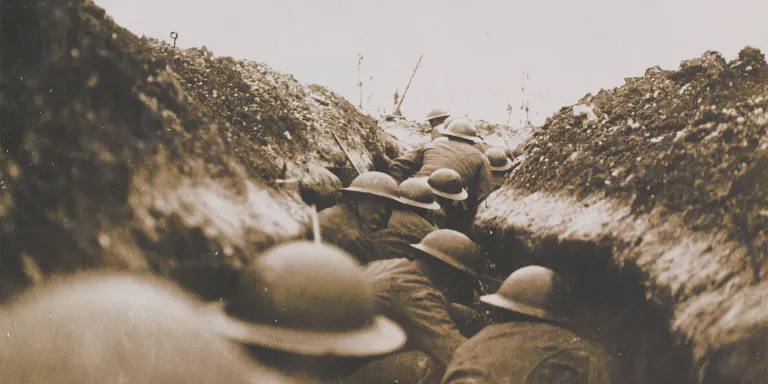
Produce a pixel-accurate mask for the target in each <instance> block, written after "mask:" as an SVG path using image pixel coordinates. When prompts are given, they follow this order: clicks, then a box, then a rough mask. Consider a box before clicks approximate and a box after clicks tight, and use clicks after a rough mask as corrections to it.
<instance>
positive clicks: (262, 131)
mask: <svg viewBox="0 0 768 384" xmlns="http://www.w3.org/2000/svg"><path fill="white" fill-rule="evenodd" d="M2 18H3V23H2V28H3V39H2V45H3V52H4V53H5V52H9V53H10V54H8V55H5V54H4V56H3V67H2V101H1V103H2V104H1V106H2V111H1V114H0V115H1V118H2V130H1V131H0V149H1V150H0V177H1V178H2V180H1V182H0V184H1V187H2V192H1V193H0V231H2V244H1V246H0V274H1V275H2V276H0V301H2V300H4V299H6V298H7V297H8V296H10V295H13V294H14V293H16V292H18V291H19V290H20V289H23V288H24V287H26V286H27V285H29V284H30V283H31V282H33V281H35V280H37V279H44V278H46V277H48V276H50V275H54V274H61V273H68V272H71V271H77V270H82V269H91V268H111V269H129V270H139V271H151V272H155V273H159V274H161V275H173V274H174V271H175V270H176V268H177V267H178V266H179V265H182V264H185V263H198V264H200V265H202V269H205V268H207V267H206V266H211V268H213V266H214V265H218V264H222V265H225V266H227V267H228V269H226V270H236V269H237V268H238V267H239V266H240V265H241V264H243V263H245V262H247V261H248V260H249V259H250V258H251V257H253V256H254V255H255V254H257V253H258V252H259V251H260V250H262V249H265V248H266V247H269V246H271V245H273V244H275V243H276V242H280V241H284V240H286V239H291V238H295V237H299V236H302V235H303V234H304V233H305V231H306V225H305V223H306V221H307V220H308V211H307V209H308V208H307V206H306V205H305V204H304V203H303V202H302V200H301V197H302V196H304V197H306V196H309V195H311V194H312V193H314V194H316V195H319V196H315V197H314V198H315V199H316V200H318V201H320V200H322V199H326V198H333V196H334V194H335V193H336V192H337V191H338V188H339V187H340V185H341V182H340V181H339V180H338V178H336V176H334V175H333V174H332V173H330V172H329V171H327V170H325V169H324V168H323V167H324V166H326V165H329V164H334V165H335V166H337V167H339V168H342V169H344V168H346V169H349V166H348V165H346V164H345V160H344V157H343V155H340V153H341V150H340V149H337V147H336V144H335V142H334V139H333V137H332V136H327V137H326V136H325V134H326V133H329V132H330V130H331V129H335V132H336V133H337V134H338V135H339V136H340V138H341V139H342V140H343V141H345V142H346V146H347V148H348V149H349V150H350V152H351V154H352V155H353V157H354V159H353V160H354V161H355V162H356V163H357V165H358V166H360V167H361V168H368V167H371V164H372V160H371V158H372V157H374V156H373V155H372V153H374V152H375V151H376V150H377V148H378V149H381V148H384V146H385V144H384V143H385V141H384V140H383V139H381V137H380V136H377V129H378V128H377V127H376V124H375V122H374V121H373V120H372V119H370V118H368V117H365V116H363V115H362V114H360V113H358V112H357V111H356V110H355V109H354V108H353V107H352V106H351V105H350V104H349V103H347V102H346V101H344V100H343V99H341V98H340V97H338V96H336V95H334V94H332V93H330V92H327V91H326V90H324V89H322V88H321V87H315V86H311V87H305V86H303V85H301V84H299V83H298V82H296V81H295V80H292V79H290V78H288V79H286V77H285V75H278V74H276V73H275V72H273V71H269V70H263V68H262V67H261V66H260V65H258V64H255V63H246V62H236V61H235V60H232V59H228V58H212V57H211V56H210V55H209V54H208V53H206V52H204V51H203V50H191V51H186V52H190V53H186V54H185V53H183V52H182V51H180V50H174V49H172V48H170V47H167V46H162V47H158V45H157V44H153V43H152V42H151V41H147V40H143V39H139V38H137V37H136V36H135V35H133V34H132V33H130V32H129V31H127V30H125V29H123V28H121V27H119V26H118V25H116V24H115V23H114V22H113V21H112V19H111V18H110V17H109V16H107V15H106V14H105V12H104V10H102V9H101V8H99V7H98V6H96V5H94V4H93V3H92V2H90V1H82V0H69V1H63V2H62V1H50V0H39V1H27V2H24V3H23V4H21V3H18V4H13V5H11V4H7V5H4V6H3V13H2ZM177 56H178V57H177ZM182 57H183V58H182ZM187 61H196V62H197V61H201V62H202V63H200V64H199V65H195V66H186V67H185V66H184V65H182V64H183V63H186V62H187ZM175 63H177V64H178V65H177V66H176V65H175ZM238 63H239V65H241V66H244V68H245V67H247V68H246V69H247V70H245V69H242V71H241V70H237V69H236V66H237V65H238ZM169 64H170V65H169ZM230 65H231V66H232V67H231V68H230ZM222 68H223V69H222ZM177 69H179V70H180V71H179V73H178V74H177V73H176V72H175V70H177ZM259 71H262V72H259ZM257 73H262V74H261V75H257ZM246 74H249V76H250V77H246V76H245V75H246ZM316 95H320V96H321V97H318V98H317V99H322V100H324V101H317V99H316V98H315V97H314V96H316ZM313 100H314V101H313ZM323 103H326V104H323ZM245 107H250V108H252V110H250V111H249V109H248V108H245ZM321 110H322V112H318V111H321ZM294 145H295V147H294ZM315 148H318V149H320V148H322V150H315ZM366 148H372V149H370V150H369V149H366ZM381 150H383V149H381ZM286 163H287V164H288V166H289V172H288V175H287V176H288V177H290V176H294V177H297V178H301V179H302V181H303V183H304V185H302V188H301V189H300V191H296V190H291V189H285V188H282V187H280V186H279V184H277V183H276V181H277V179H279V178H281V177H282V176H283V175H282V167H283V166H284V165H285V164H286ZM340 174H342V175H343V172H340ZM347 174H351V172H347ZM303 176H306V177H303ZM299 192H301V194H300V193H299ZM300 195H301V196H300ZM212 273H213V272H212ZM213 274H215V273H213ZM229 280H231V279H229ZM211 284H216V282H211ZM213 296H216V295H213Z"/></svg>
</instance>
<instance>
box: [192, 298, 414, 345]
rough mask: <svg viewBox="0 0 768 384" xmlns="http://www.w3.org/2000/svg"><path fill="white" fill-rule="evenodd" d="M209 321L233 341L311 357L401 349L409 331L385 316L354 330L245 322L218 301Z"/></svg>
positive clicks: (209, 323) (212, 309)
mask: <svg viewBox="0 0 768 384" xmlns="http://www.w3.org/2000/svg"><path fill="white" fill-rule="evenodd" d="M207 321H208V325H209V326H210V327H211V328H212V329H213V331H214V332H217V333H218V334H220V335H222V336H224V337H227V338H228V339H230V340H233V341H236V342H239V343H243V344H252V345H258V346H261V347H266V348H270V349H276V350H281V351H287V352H291V353H296V354H302V355H309V356H329V355H333V356H349V357H366V356H378V355H384V354H387V353H390V352H393V351H396V350H398V349H400V348H401V347H402V346H403V345H405V341H406V334H405V331H403V329H402V328H401V327H400V326H399V325H398V324H397V323H395V322H394V321H392V320H390V319H388V318H386V317H384V316H376V317H374V319H373V321H372V322H371V323H370V324H369V325H368V326H366V327H363V328H361V329H357V330H353V331H327V330H310V329H301V328H285V327H280V326H278V325H273V324H265V323H255V322H247V321H243V320H240V319H237V318H234V317H232V316H229V315H227V314H226V313H225V312H224V311H223V308H222V306H221V305H218V303H217V305H213V306H211V308H209V310H208V313H207Z"/></svg>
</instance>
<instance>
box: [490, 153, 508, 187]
mask: <svg viewBox="0 0 768 384" xmlns="http://www.w3.org/2000/svg"><path fill="white" fill-rule="evenodd" d="M485 157H487V158H488V162H489V163H490V164H491V174H492V175H493V185H494V188H498V187H499V186H500V185H501V183H502V181H503V179H504V177H506V176H507V174H508V173H509V170H510V169H512V160H510V159H509V158H508V157H507V154H506V153H505V152H504V150H503V149H501V148H491V149H489V150H487V151H486V152H485Z"/></svg>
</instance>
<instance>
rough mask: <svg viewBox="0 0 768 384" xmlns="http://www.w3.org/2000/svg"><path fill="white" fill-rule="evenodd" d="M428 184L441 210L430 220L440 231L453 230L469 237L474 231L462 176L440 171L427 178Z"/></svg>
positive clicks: (431, 215) (433, 214) (430, 215)
mask: <svg viewBox="0 0 768 384" xmlns="http://www.w3.org/2000/svg"><path fill="white" fill-rule="evenodd" d="M427 184H428V185H429V186H430V187H431V188H432V193H433V194H434V195H435V200H436V201H437V203H438V204H439V205H440V210H439V211H435V212H431V213H430V214H429V216H428V218H429V219H430V220H431V221H433V222H434V223H435V224H437V227H438V228H440V229H453V230H454V231H459V232H461V233H464V234H466V235H468V234H469V233H470V232H471V230H472V217H470V215H471V212H470V211H469V208H468V207H467V204H466V200H467V196H468V194H467V190H466V189H465V188H464V185H463V183H462V181H461V175H459V173H458V172H456V171H454V170H452V169H448V168H442V169H438V170H437V171H435V172H432V174H431V175H430V176H429V178H427Z"/></svg>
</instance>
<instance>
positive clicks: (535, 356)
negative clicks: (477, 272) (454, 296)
mask: <svg viewBox="0 0 768 384" xmlns="http://www.w3.org/2000/svg"><path fill="white" fill-rule="evenodd" d="M480 300H481V301H483V302H485V303H487V304H489V305H490V306H492V307H493V309H492V315H493V317H494V320H495V321H496V322H497V324H494V325H491V326H489V327H487V328H485V329H484V330H482V331H481V332H480V333H478V334H477V335H476V336H475V337H473V338H472V339H470V340H469V341H468V342H467V343H466V344H464V345H463V346H461V347H460V348H459V349H458V350H457V351H456V353H455V355H454V357H453V360H452V361H451V363H450V365H449V367H448V371H447V373H446V375H445V378H444V379H443V383H444V384H460V383H493V384H506V383H508V384H512V383H514V384H518V383H524V384H551V383H585V384H586V383H588V384H611V383H619V382H621V380H620V378H619V376H618V366H616V365H615V364H614V363H613V362H612V361H611V359H610V357H609V356H608V355H607V354H606V353H605V352H604V350H603V349H602V348H601V347H599V346H597V345H595V344H593V343H591V342H589V341H587V340H585V339H583V338H581V337H579V336H577V335H576V334H575V333H573V332H571V331H570V330H568V329H567V328H566V326H567V324H568V323H569V321H570V320H569V317H568V315H567V311H566V310H565V308H566V306H567V305H568V303H570V302H571V301H572V300H571V298H570V297H569V292H568V287H567V286H566V284H565V282H563V280H562V279H561V278H560V276H558V275H557V274H555V273H554V272H553V271H551V270H549V269H547V268H544V267H539V266H529V267H524V268H521V269H519V270H517V271H515V272H514V273H512V274H511V275H510V276H509V277H508V278H507V279H506V280H505V281H504V283H503V284H502V285H501V287H500V288H499V291H498V292H497V293H495V294H492V295H486V296H482V297H481V298H480Z"/></svg>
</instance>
